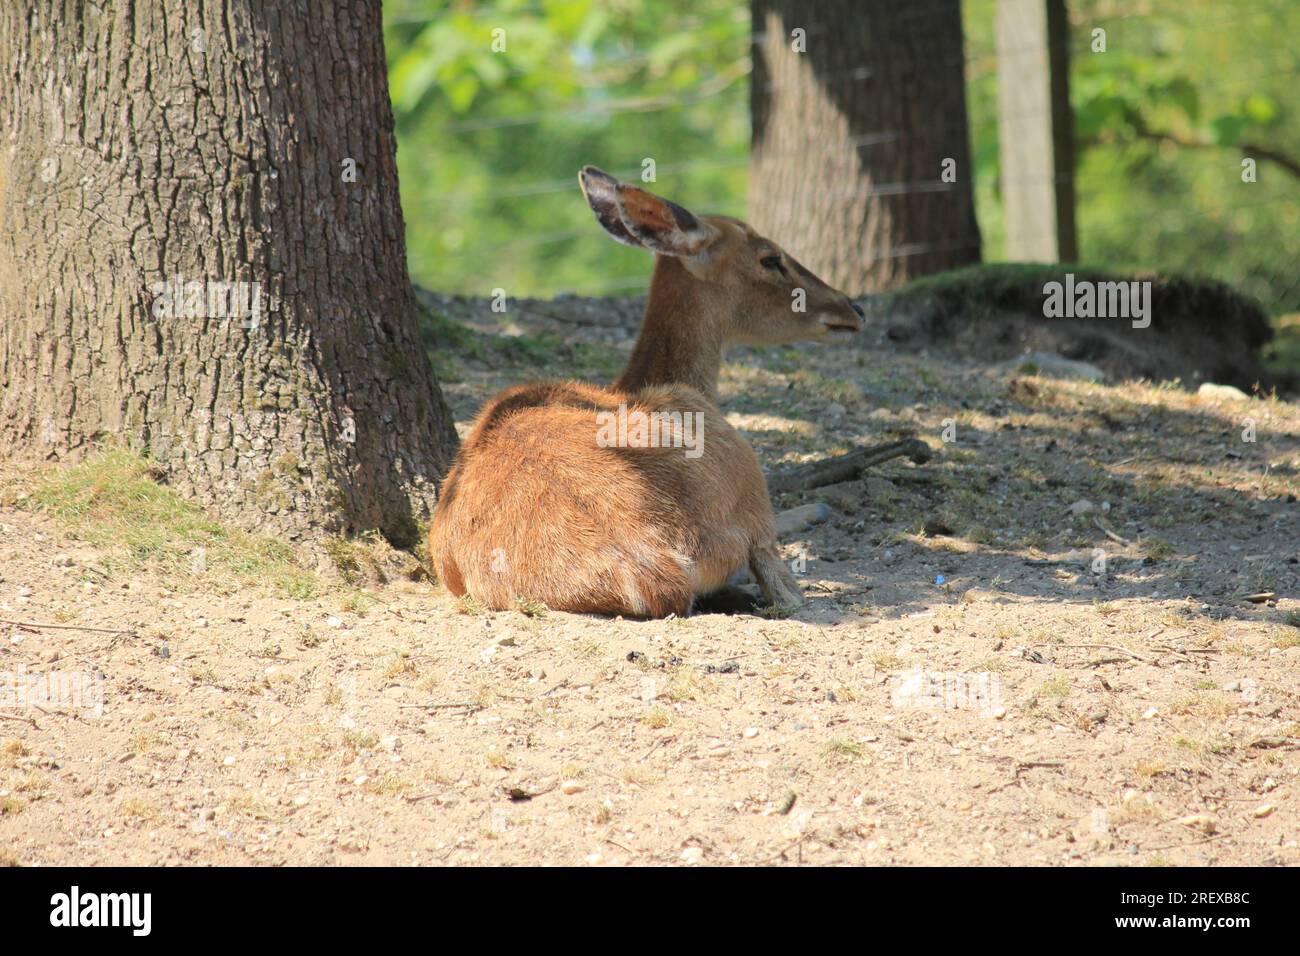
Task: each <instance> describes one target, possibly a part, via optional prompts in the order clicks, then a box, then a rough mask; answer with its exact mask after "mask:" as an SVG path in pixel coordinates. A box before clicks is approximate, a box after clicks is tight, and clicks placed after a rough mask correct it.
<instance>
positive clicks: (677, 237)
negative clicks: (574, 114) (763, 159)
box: [578, 166, 717, 256]
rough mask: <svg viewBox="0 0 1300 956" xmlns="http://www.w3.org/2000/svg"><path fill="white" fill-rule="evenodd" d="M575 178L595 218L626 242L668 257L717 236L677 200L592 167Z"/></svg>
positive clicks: (687, 252) (688, 251)
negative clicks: (650, 191)
mask: <svg viewBox="0 0 1300 956" xmlns="http://www.w3.org/2000/svg"><path fill="white" fill-rule="evenodd" d="M578 181H579V182H580V183H581V184H582V192H583V194H584V195H585V196H586V197H587V204H588V205H590V206H591V210H592V212H594V213H595V214H596V219H597V220H598V221H599V222H600V224H601V225H602V226H603V227H604V228H605V231H606V232H607V233H609V234H610V235H611V236H613V237H614V238H615V239H617V240H618V241H619V242H622V243H624V244H626V245H629V246H638V247H640V248H642V249H649V250H650V251H651V252H659V253H663V254H664V255H668V256H694V255H697V254H699V253H700V252H702V251H703V250H704V249H705V247H706V246H708V244H709V243H710V242H712V241H713V239H714V238H715V237H716V236H717V230H715V229H714V228H713V227H712V226H710V225H709V224H708V223H705V222H701V221H700V220H699V219H697V218H696V217H695V216H694V214H692V213H691V212H690V211H689V210H687V209H683V208H682V207H681V206H679V205H677V203H675V202H669V201H668V200H667V199H663V198H661V197H659V196H656V195H655V194H654V193H648V192H646V191H645V190H644V189H639V188H637V187H636V186H629V185H627V184H626V183H620V182H619V181H618V180H617V179H615V178H614V177H613V176H611V175H609V173H606V172H602V171H601V170H599V169H597V168H596V167H594V166H585V167H583V170H582V172H580V173H579V174H578Z"/></svg>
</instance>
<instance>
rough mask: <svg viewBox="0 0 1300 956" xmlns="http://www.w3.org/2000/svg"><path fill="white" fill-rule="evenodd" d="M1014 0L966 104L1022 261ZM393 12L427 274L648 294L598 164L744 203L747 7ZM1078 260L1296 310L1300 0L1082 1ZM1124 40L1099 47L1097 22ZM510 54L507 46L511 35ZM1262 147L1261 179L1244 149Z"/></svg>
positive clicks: (984, 183)
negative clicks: (1009, 29)
mask: <svg viewBox="0 0 1300 956" xmlns="http://www.w3.org/2000/svg"><path fill="white" fill-rule="evenodd" d="M995 2H996V0H965V2H964V3H963V4H962V18H963V28H964V33H965V59H966V81H967V82H966V96H967V105H968V112H969V116H970V127H971V129H970V139H971V144H972V152H973V157H974V164H975V185H976V191H975V195H976V212H977V215H978V218H979V226H980V232H981V234H982V238H983V254H984V259H985V260H986V261H995V260H998V259H1000V258H1002V257H1003V256H1004V253H1005V241H1004V234H1003V225H1002V204H1001V196H1000V187H999V183H998V177H999V156H998V152H999V141H998V129H997V106H998V91H997V69H996V66H997V61H996V55H995V43H994V19H995V18H994V8H995ZM385 23H386V33H387V42H388V56H389V63H390V80H391V87H392V95H393V100H394V107H395V109H396V111H397V116H398V139H399V144H400V148H399V152H398V162H399V167H400V173H401V182H402V200H403V208H404V210H405V212H406V219H407V227H408V233H409V235H408V248H409V250H410V264H411V271H412V273H413V274H414V276H415V278H416V279H417V281H419V282H420V283H422V284H424V285H426V286H429V287H431V288H434V289H438V290H441V291H446V292H460V293H465V294H472V295H488V294H490V292H491V290H493V289H494V288H503V289H505V290H506V292H507V293H508V294H509V295H550V294H555V293H559V292H566V291H568V292H576V293H580V294H587V295H597V294H603V293H611V294H615V293H625V292H635V291H639V290H641V289H642V288H644V285H645V282H646V279H647V277H648V275H649V269H650V262H649V259H648V257H646V256H645V255H644V254H643V253H640V252H638V251H637V250H632V249H624V248H621V247H619V246H617V245H615V244H613V243H611V242H609V241H608V240H607V239H606V238H605V237H604V236H603V235H602V234H601V233H600V231H599V230H597V229H595V228H594V227H593V225H592V223H591V222H590V221H589V215H588V213H587V210H586V208H585V206H584V204H583V203H582V202H581V200H580V197H579V195H578V191H577V186H576V179H575V176H576V171H577V169H578V168H579V167H580V166H581V165H582V164H584V163H595V164H597V165H601V166H603V167H605V168H607V169H609V170H610V171H611V172H614V173H616V174H617V175H619V176H622V177H626V178H635V177H638V176H640V174H641V172H642V169H643V162H644V161H645V160H647V159H651V160H653V161H654V171H655V182H654V185H653V186H652V188H654V189H655V190H656V191H659V192H661V193H663V194H665V195H667V196H670V197H672V198H674V199H676V200H678V201H680V202H682V203H683V204H685V205H687V206H688V207H690V208H693V209H697V210H700V211H709V212H719V213H729V214H732V215H741V216H743V215H745V210H746V208H747V203H746V198H747V197H746V189H747V164H748V161H749V135H750V116H749V106H748V97H749V76H750V70H751V63H750V56H751V46H750V35H751V23H750V10H749V4H748V3H747V2H746V0H497V2H489V0H390V2H389V3H387V4H386V5H385ZM1069 25H1070V27H1069V36H1070V44H1069V45H1070V66H1071V69H1070V79H1071V102H1072V105H1073V108H1074V121H1075V135H1076V141H1077V150H1078V168H1077V173H1076V192H1077V203H1078V209H1077V217H1078V231H1079V246H1080V259H1081V261H1084V262H1087V263H1089V264H1092V265H1098V266H1109V267H1114V268H1121V269H1147V268H1158V269H1163V270H1169V271H1180V272H1187V273H1193V274H1200V275H1208V276H1212V277H1214V278H1219V279H1222V280H1224V281H1226V282H1229V283H1231V284H1233V285H1234V286H1236V287H1238V288H1240V289H1241V290H1243V291H1245V292H1248V293H1251V294H1253V295H1255V296H1257V297H1258V298H1259V299H1260V300H1261V302H1262V303H1263V304H1264V305H1265V307H1266V308H1268V309H1269V311H1270V312H1272V313H1273V314H1275V315H1278V314H1281V313H1286V312H1297V311H1300V270H1298V269H1297V268H1296V263H1297V261H1300V228H1298V227H1300V178H1298V177H1297V176H1296V175H1295V170H1293V169H1290V168H1289V167H1288V166H1287V161H1288V159H1294V158H1295V157H1297V156H1300V113H1298V112H1297V110H1296V107H1295V102H1296V100H1295V95H1294V88H1295V84H1296V81H1297V79H1298V78H1300V46H1298V45H1297V44H1295V43H1294V42H1292V40H1291V39H1290V38H1294V37H1295V36H1297V35H1300V4H1297V3H1295V2H1293V0H1145V2H1141V0H1071V2H1070V3H1069ZM1097 28H1101V29H1104V30H1105V31H1106V33H1105V52H1093V47H1094V36H1093V31H1094V29H1097ZM494 30H504V31H505V32H504V40H505V49H504V50H503V51H500V52H493V50H492V42H493V36H494V35H493V31H494ZM1248 149H1254V150H1255V152H1256V153H1257V154H1258V155H1257V157H1256V158H1257V159H1258V174H1257V180H1258V181H1257V182H1254V183H1243V182H1242V178H1241V159H1242V156H1243V151H1244V150H1246V151H1248Z"/></svg>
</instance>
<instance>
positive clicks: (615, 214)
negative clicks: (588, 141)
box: [578, 166, 645, 249]
mask: <svg viewBox="0 0 1300 956" xmlns="http://www.w3.org/2000/svg"><path fill="white" fill-rule="evenodd" d="M578 185H580V186H581V187H582V194H583V195H584V196H586V197H587V205H588V206H590V207H591V211H592V212H594V213H595V214H596V221H597V222H598V223H600V225H601V228H603V229H604V230H605V231H606V232H607V233H609V234H610V236H612V237H613V238H614V239H617V240H618V241H619V242H621V243H623V245H625V246H635V247H636V248H638V249H644V248H645V246H643V245H642V244H641V241H640V240H639V239H637V238H636V237H635V236H633V235H632V233H630V232H628V230H627V226H625V225H623V217H622V216H621V215H620V214H619V200H618V187H619V182H618V180H617V179H615V178H614V177H613V176H611V175H610V174H609V173H607V172H605V171H604V170H601V169H597V168H596V167H595V166H583V167H582V170H581V171H580V172H579V173H578Z"/></svg>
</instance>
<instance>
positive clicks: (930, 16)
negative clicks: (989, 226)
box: [749, 0, 980, 293]
mask: <svg viewBox="0 0 1300 956" xmlns="http://www.w3.org/2000/svg"><path fill="white" fill-rule="evenodd" d="M751 13H752V18H753V30H754V33H755V35H756V38H755V40H754V71H753V75H752V77H751V90H750V107H751V112H752V121H753V142H752V154H751V159H750V182H749V208H750V220H751V222H752V223H753V225H754V226H755V228H757V229H758V230H759V231H760V232H763V233H765V234H767V235H770V236H771V237H772V238H773V239H775V240H776V241H778V242H780V243H781V244H782V245H784V246H786V247H787V248H788V249H790V251H791V252H792V253H793V254H794V255H795V256H796V257H798V258H799V259H801V260H803V261H804V262H805V264H807V265H808V267H809V268H811V269H812V270H813V271H814V272H816V273H818V274H819V275H821V276H823V277H824V278H825V279H826V280H827V281H828V282H830V283H831V284H832V285H836V286H839V287H840V288H842V289H844V290H846V291H848V292H850V293H861V292H869V291H875V290H880V289H888V288H891V287H893V286H896V285H899V284H900V283H902V282H906V281H907V280H909V279H912V278H914V277H916V276H921V275H926V274H928V273H931V272H937V271H941V270H944V269H951V268H955V267H957V266H961V265H966V264H968V263H972V262H978V261H979V258H980V242H979V227H978V225H977V224H976V221H975V204H974V198H973V193H972V178H973V174H974V170H973V168H972V165H971V159H970V145H969V134H968V130H967V119H966V98H965V62H964V59H963V52H962V27H961V5H960V3H959V0H937V2H936V0H926V2H917V3H905V2H899V0H751ZM796 30H803V31H804V34H803V37H804V39H805V40H806V52H803V53H800V52H796V50H795V48H794V47H795V44H796V43H797V42H798V39H799V36H798V34H794V33H793V31H796ZM792 34H793V35H792ZM945 160H951V161H952V162H951V163H950V164H945ZM945 168H947V169H950V170H951V172H952V174H953V176H954V177H955V181H953V182H945V181H944V170H945Z"/></svg>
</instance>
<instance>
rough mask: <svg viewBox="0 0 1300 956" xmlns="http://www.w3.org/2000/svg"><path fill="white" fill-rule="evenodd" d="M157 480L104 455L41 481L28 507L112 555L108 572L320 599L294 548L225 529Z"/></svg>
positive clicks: (135, 458) (138, 463)
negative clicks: (267, 588) (149, 573)
mask: <svg viewBox="0 0 1300 956" xmlns="http://www.w3.org/2000/svg"><path fill="white" fill-rule="evenodd" d="M157 478H158V473H157V471H156V466H155V465H153V464H152V463H151V462H150V461H148V460H147V459H145V458H142V457H140V456H139V455H136V454H134V453H132V452H129V451H122V450H113V451H103V452H99V453H97V454H95V455H92V456H91V457H89V458H87V459H86V460H85V461H83V462H81V463H80V464H77V465H72V466H70V467H67V468H61V469H58V470H55V471H50V472H48V473H47V474H45V475H44V476H42V477H41V479H40V480H39V482H38V484H37V485H36V488H35V490H34V492H33V494H32V496H31V499H30V503H31V506H33V507H36V508H38V509H40V510H42V511H44V512H46V513H47V514H49V515H51V516H53V517H54V518H56V519H57V520H58V521H59V522H60V523H62V524H63V525H64V526H65V527H67V528H68V530H69V531H71V532H72V533H73V534H75V535H76V536H77V537H78V538H80V539H81V540H83V541H85V542H86V543H88V544H90V545H92V546H94V547H97V548H102V549H104V550H105V551H106V552H108V554H109V558H108V563H109V564H117V563H119V562H120V563H121V564H122V565H124V566H125V567H126V568H128V569H130V568H136V567H142V566H146V565H148V566H150V567H153V568H156V569H158V570H161V571H163V572H164V573H167V574H171V575H175V576H177V577H180V578H184V577H186V576H188V577H190V578H192V579H194V580H195V582H196V583H198V582H200V581H202V582H203V583H205V584H218V585H219V583H220V581H221V579H222V578H233V579H236V580H237V581H238V582H240V583H251V582H266V583H270V584H271V585H272V586H273V587H275V588H276V589H277V590H279V591H282V592H284V593H285V594H287V595H288V596H289V597H293V598H299V599H308V598H311V597H314V596H315V595H316V594H317V592H318V591H319V588H320V585H319V581H318V580H317V578H316V576H315V574H313V573H312V572H310V571H308V570H306V569H305V568H303V567H302V566H301V565H299V563H298V560H297V556H296V555H295V553H294V551H293V549H292V548H291V547H289V545H287V544H285V543H284V542H282V541H277V540H274V539H271V538H265V537H261V536H258V535H253V534H249V533H247V532H244V531H239V530H236V529H230V528H226V527H225V526H223V525H222V524H220V523H219V522H216V521H214V520H212V519H211V518H209V517H208V516H207V515H206V514H204V512H203V510H202V509H201V508H199V507H198V506H197V505H195V504H193V503H192V502H189V501H186V500H185V499H184V498H182V497H181V496H180V495H178V494H177V493H176V492H175V491H173V490H172V489H170V488H167V487H165V486H163V485H161V484H159V482H158V480H157Z"/></svg>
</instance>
